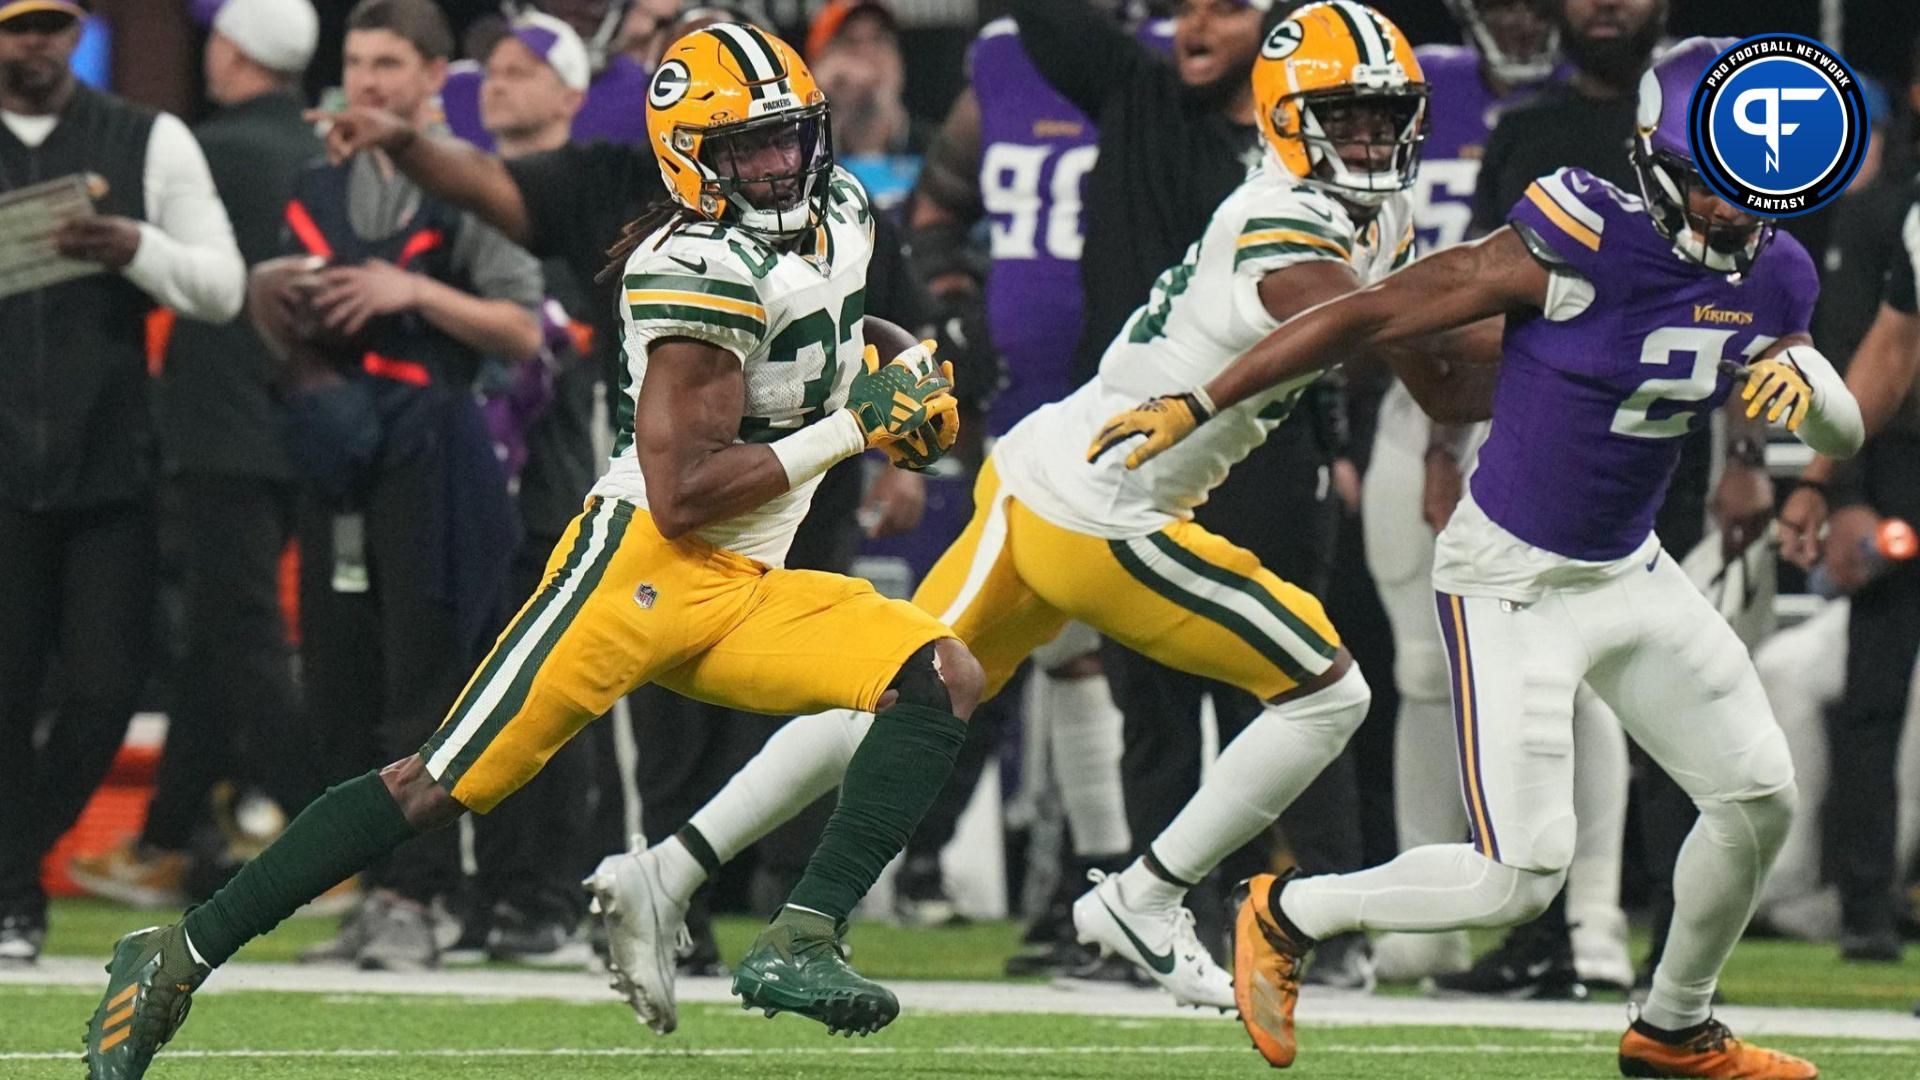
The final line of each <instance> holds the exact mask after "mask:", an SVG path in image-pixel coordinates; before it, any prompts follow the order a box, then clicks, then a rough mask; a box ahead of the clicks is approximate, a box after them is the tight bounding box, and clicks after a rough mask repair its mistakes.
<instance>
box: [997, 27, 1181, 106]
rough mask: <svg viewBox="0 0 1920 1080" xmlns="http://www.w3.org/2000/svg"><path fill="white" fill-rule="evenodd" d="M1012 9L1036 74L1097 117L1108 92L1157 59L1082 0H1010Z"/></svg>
mask: <svg viewBox="0 0 1920 1080" xmlns="http://www.w3.org/2000/svg"><path fill="white" fill-rule="evenodd" d="M1010 8H1011V14H1012V15H1013V19H1014V22H1015V23H1017V24H1019V27H1020V44H1021V45H1022V46H1023V47H1024V48H1025V49H1026V50H1027V56H1028V57H1029V58H1030V59H1031V60H1032V61H1033V66H1034V68H1035V69H1037V70H1038V71H1039V72H1040V76H1041V77H1042V78H1044V79H1046V80H1047V82H1048V83H1049V84H1051V85H1052V86H1053V88H1054V89H1055V90H1058V91H1059V92H1060V96H1062V97H1064V98H1066V99H1067V100H1068V101H1071V102H1073V104H1074V105H1075V106H1077V107H1078V108H1079V109H1080V111H1081V112H1084V113H1086V114H1087V115H1088V116H1091V117H1094V118H1096V119H1098V118H1099V116H1100V113H1101V106H1102V105H1104V104H1106V101H1107V98H1108V97H1110V96H1111V95H1113V94H1115V93H1118V92H1119V91H1120V90H1121V89H1123V88H1124V87H1126V86H1127V85H1128V84H1129V83H1130V82H1132V81H1133V80H1135V79H1137V78H1140V77H1142V73H1143V72H1146V71H1148V70H1150V69H1149V68H1148V66H1147V65H1152V64H1157V63H1159V61H1157V60H1155V59H1154V58H1153V57H1152V56H1151V55H1150V54H1149V53H1148V52H1147V49H1146V46H1144V45H1141V44H1140V43H1139V42H1137V41H1135V40H1133V38H1131V37H1128V36H1127V34H1126V32H1125V31H1124V30H1121V29H1120V26H1119V24H1117V23H1115V22H1114V21H1113V20H1112V19H1110V18H1108V17H1107V16H1105V15H1102V14H1101V13H1100V12H1099V10H1097V9H1096V8H1095V7H1094V5H1092V4H1089V3H1087V2H1086V0H1012V4H1011V5H1010Z"/></svg>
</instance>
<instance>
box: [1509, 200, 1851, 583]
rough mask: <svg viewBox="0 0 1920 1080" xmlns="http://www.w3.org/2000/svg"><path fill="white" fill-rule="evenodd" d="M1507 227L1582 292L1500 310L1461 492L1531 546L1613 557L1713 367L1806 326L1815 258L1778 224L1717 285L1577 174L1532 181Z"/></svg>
mask: <svg viewBox="0 0 1920 1080" xmlns="http://www.w3.org/2000/svg"><path fill="white" fill-rule="evenodd" d="M1508 221H1509V222H1510V223H1511V224H1512V226H1513V227H1514V228H1515V229H1516V230H1519V231H1520V232H1521V233H1522V235H1523V237H1528V238H1529V243H1530V246H1532V247H1534V249H1535V252H1536V254H1537V255H1538V256H1540V257H1541V258H1542V259H1543V260H1545V261H1548V262H1551V263H1555V264H1558V265H1561V266H1563V267H1564V270H1565V271H1571V273H1572V274H1575V275H1578V277H1579V278H1582V279H1584V280H1585V282H1586V283H1587V284H1588V285H1590V286H1591V295H1590V296H1587V295H1585V290H1584V289H1567V288H1557V289H1556V290H1555V295H1554V297H1553V298H1552V299H1551V300H1550V303H1549V306H1550V307H1551V308H1553V309H1554V310H1553V311H1551V312H1550V313H1549V314H1548V315H1534V316H1532V317H1530V318H1521V317H1518V316H1511V315H1510V316H1509V317H1508V319H1507V331H1506V340H1505V350H1504V355H1503V358H1502V361H1501V366H1500V374H1499V379H1498V382H1497V383H1496V385H1495V388H1494V397H1493V431H1492V433H1491V434H1490V435H1489V436H1488V438H1487V442H1486V445H1485V446H1484V447H1482V448H1481V450H1480V462H1479V468H1478V469H1477V470H1476V471H1475V472H1474V474H1473V480H1472V486H1473V498H1474V501H1475V502H1477V503H1479V504H1480V507H1481V509H1483V510H1485V511H1486V514H1487V516H1488V517H1489V518H1491V519H1492V520H1493V521H1494V522H1496V523H1497V524H1499V525H1500V527H1501V528H1503V529H1505V530H1507V531H1508V532H1510V533H1512V534H1513V535H1514V536H1516V537H1519V538H1520V539H1521V540H1524V541H1526V542H1527V543H1529V544H1531V545H1533V546H1534V547H1538V548H1543V549H1545V550H1547V551H1551V552H1554V553H1555V554H1558V555H1563V556H1566V557H1567V558H1573V559H1585V560H1593V561H1604V560H1612V559H1619V558H1623V557H1625V556H1627V555H1629V554H1631V553H1632V552H1633V551H1634V549H1635V548H1637V547H1639V546H1640V544H1641V543H1643V542H1644V541H1645V540H1646V538H1647V535H1648V534H1649V533H1650V532H1652V530H1653V519H1654V514H1655V512H1656V511H1658V510H1659V508H1660V504H1661V502H1662V500H1664V498H1665V497H1666V491H1667V482H1668V480H1670V479H1671V478H1672V475H1673V469H1674V465H1675V463H1676V462H1677V461H1678V460H1679V457H1680V441H1681V440H1680V437H1681V436H1682V435H1685V434H1686V433H1687V432H1688V431H1690V430H1692V429H1694V428H1696V427H1698V426H1700V425H1701V424H1705V423H1707V422H1708V413H1709V411H1710V410H1712V409H1714V408H1717V407H1718V406H1719V405H1720V404H1721V403H1722V402H1724V401H1725V400H1726V399H1727V395H1728V394H1729V392H1730V391H1731V390H1732V381H1731V380H1730V379H1729V378H1728V376H1727V375H1726V374H1725V373H1724V372H1722V371H1721V369H1720V365H1721V362H1722V361H1732V362H1733V363H1736V364H1742V365H1744V364H1747V363H1751V362H1752V361H1753V360H1754V359H1756V358H1757V357H1758V356H1759V355H1760V353H1761V352H1762V351H1764V350H1765V349H1766V347H1767V346H1768V345H1770V344H1772V343H1773V341H1774V340H1775V339H1777V338H1779V337H1782V336H1784V335H1786V334H1793V333H1805V332H1806V330H1807V326H1808V320H1809V318H1810V317H1811V314H1812V311H1813V305H1814V301H1815V300H1816V299H1818V297H1819V293H1820V282H1819V278H1818V277H1817V276H1816V275H1815V273H1814V268H1813V260H1812V259H1810V258H1809V257H1808V256H1807V252H1806V249H1804V248H1802V247H1801V246H1800V245H1799V243H1797V242H1796V241H1795V240H1794V239H1793V238H1792V237H1791V236H1788V235H1787V234H1786V233H1785V232H1781V233H1778V234H1776V236H1775V238H1774V241H1773V244H1772V246H1770V247H1768V248H1767V249H1766V251H1764V252H1763V253H1762V254H1761V257H1760V260H1759V261H1758V262H1757V263H1756V264H1755V265H1754V267H1753V271H1752V272H1751V273H1749V274H1747V275H1745V276H1744V277H1742V278H1740V279H1738V280H1730V279H1729V277H1728V275H1726V274H1723V273H1715V272H1713V271H1710V270H1707V269H1706V268H1704V267H1702V266H1700V265H1698V264H1696V263H1692V262H1688V261H1685V260H1683V259H1682V258H1681V257H1680V256H1678V255H1677V254H1675V253H1674V250H1673V245H1672V244H1671V243H1670V242H1668V241H1667V240H1665V239H1664V238H1662V237H1661V236H1660V234H1659V233H1657V232H1656V231H1654V228H1653V223H1652V222H1651V221H1650V220H1649V219H1648V218H1647V215H1646V211H1645V210H1644V209H1643V208H1642V206H1641V203H1640V200H1639V199H1638V198H1637V197H1635V196H1631V195H1628V194H1626V193H1624V192H1622V191H1621V190H1620V189H1618V188H1616V187H1614V186H1613V185H1611V184H1609V183H1607V182H1606V181H1605V180H1601V179H1599V178H1598V177H1595V176H1593V175H1592V174H1591V173H1588V172H1586V171H1585V170H1582V169H1562V170H1560V171H1559V172H1556V173H1553V174H1552V175H1549V176H1543V177H1541V178H1540V179H1539V180H1536V181H1535V182H1534V183H1533V185H1532V186H1530V187H1529V188H1528V189H1527V193H1526V196H1525V198H1523V199H1521V200H1520V202H1519V203H1518V204H1517V205H1516V206H1515V207H1514V208H1513V210H1512V211H1511V212H1510V213H1509V214H1508Z"/></svg>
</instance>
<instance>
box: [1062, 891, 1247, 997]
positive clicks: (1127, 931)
mask: <svg viewBox="0 0 1920 1080" xmlns="http://www.w3.org/2000/svg"><path fill="white" fill-rule="evenodd" d="M1087 880H1089V881H1092V882H1093V883H1094V885H1093V888H1091V889H1089V890H1087V892H1086V893H1085V894H1084V895H1082V896H1081V897H1080V899H1078V900H1075V901H1074V902H1073V928H1074V931H1075V933H1076V934H1077V936H1078V937H1079V940H1080V944H1082V945H1091V946H1094V947H1096V948H1098V949H1099V950H1100V952H1101V953H1102V955H1105V954H1107V953H1112V954H1114V955H1116V956H1119V957H1121V958H1123V959H1125V960H1127V961H1128V962H1129V963H1132V964H1134V965H1135V966H1137V967H1139V969H1140V970H1141V971H1144V972H1146V973H1147V975H1149V976H1150V977H1151V978H1152V979H1153V981H1154V982H1157V983H1159V984H1160V985H1161V986H1163V987H1165V988H1166V990H1167V992H1168V993H1171V994H1172V995H1173V999H1174V1000H1175V1001H1177V1002H1179V1003H1180V1004H1182V1005H1195V1006H1207V1007H1212V1008H1215V1009H1221V1010H1227V1009H1231V1008H1233V1007H1234V1006H1233V976H1231V975H1228V974H1227V973H1226V971H1225V970H1224V969H1223V968H1221V967H1220V965H1219V964H1216V963H1214V962H1213V956H1212V954H1210V953H1208V952H1207V949H1206V947H1205V946H1204V945H1201V944H1200V939H1199V938H1198V937H1196V936H1195V935H1194V932H1193V912H1191V911H1188V910H1187V909H1186V908H1185V907H1184V906H1176V907H1171V908H1162V909H1158V910H1156V909H1151V908H1137V907H1133V906H1130V905H1129V904H1128V903H1127V902H1126V900H1125V899H1123V898H1122V897H1121V895H1120V876H1119V875H1118V874H1111V875H1109V874H1103V873H1101V872H1100V871H1098V870H1093V871H1089V872H1088V874H1087Z"/></svg>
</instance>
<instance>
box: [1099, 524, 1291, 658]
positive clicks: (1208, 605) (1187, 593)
mask: <svg viewBox="0 0 1920 1080" xmlns="http://www.w3.org/2000/svg"><path fill="white" fill-rule="evenodd" d="M1129 543H1130V541H1127V540H1109V541H1107V547H1108V548H1109V549H1110V550H1112V552H1113V557H1114V558H1115V559H1117V560H1119V562H1120V565H1121V566H1122V567H1124V568H1125V569H1126V571H1127V573H1129V574H1132V575H1133V576H1134V577H1135V578H1136V579H1137V580H1138V581H1139V582H1140V584H1142V585H1145V586H1146V587H1147V588H1149V589H1152V590H1153V591H1154V592H1157V593H1159V594H1160V595H1161V596H1164V597H1166V598H1167V599H1168V600H1169V601H1171V602H1172V603H1174V604H1176V605H1178V606H1180V607H1183V608H1186V609H1187V610H1188V611H1191V612H1193V613H1194V614H1196V615H1199V616H1201V617H1202V618H1205V619H1209V620H1211V621H1213V622H1215V623H1218V624H1219V625H1220V627H1221V628H1222V629H1224V630H1226V631H1227V632H1228V633H1231V634H1232V635H1233V636H1235V637H1237V638H1239V639H1240V640H1241V641H1244V642H1246V643H1247V647H1248V648H1250V649H1252V650H1253V651H1254V652H1257V653H1259V654H1260V655H1261V656H1264V657H1266V659H1267V662H1268V663H1271V664H1272V665H1273V666H1274V667H1277V668H1279V669H1280V670H1281V671H1282V672H1283V673H1285V674H1286V676H1287V678H1289V679H1292V680H1293V681H1294V682H1296V683H1302V682H1306V681H1307V680H1308V679H1310V678H1312V677H1313V676H1312V674H1311V673H1309V672H1308V671H1307V670H1306V669H1305V668H1303V667H1301V666H1300V664H1299V662H1298V661H1296V660H1295V659H1294V658H1293V655H1292V654H1291V653H1289V652H1287V650H1285V649H1283V648H1281V647H1280V643H1279V642H1277V641H1275V640H1273V639H1272V638H1270V637H1268V636H1267V635H1265V634H1263V633H1261V632H1260V629H1259V628H1258V627H1256V626H1254V625H1253V624H1252V623H1251V622H1248V621H1247V620H1246V618H1245V617H1243V616H1242V615H1240V613H1239V612H1236V611H1234V610H1233V609H1232V608H1229V607H1226V606H1225V605H1222V604H1219V603H1216V602H1214V601H1212V600H1209V599H1207V598H1206V597H1204V596H1201V595H1200V594H1198V593H1195V592H1193V591H1191V590H1189V589H1187V588H1185V587H1183V586H1181V585H1178V584H1176V583H1174V582H1172V581H1169V580H1167V579H1166V578H1164V577H1161V576H1160V575H1159V574H1157V573H1155V572H1154V571H1153V570H1152V569H1151V568H1149V567H1148V566H1147V564H1146V562H1145V561H1143V560H1142V559H1141V558H1140V556H1139V555H1138V554H1136V553H1135V552H1134V550H1133V549H1132V548H1131V547H1129V546H1128V545H1129Z"/></svg>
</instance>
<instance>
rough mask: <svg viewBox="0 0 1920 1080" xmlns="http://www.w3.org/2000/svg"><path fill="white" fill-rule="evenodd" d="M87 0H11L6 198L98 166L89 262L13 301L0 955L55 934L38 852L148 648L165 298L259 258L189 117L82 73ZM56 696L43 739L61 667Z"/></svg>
mask: <svg viewBox="0 0 1920 1080" xmlns="http://www.w3.org/2000/svg"><path fill="white" fill-rule="evenodd" d="M87 7H88V5H86V4H84V3H68V2H46V0H36V2H22V0H10V2H0V114H4V123H0V194H4V193H11V192H16V191H19V190H21V189H24V188H28V187H31V186H32V185H34V184H36V183H39V182H42V181H50V180H55V179H58V178H68V177H75V176H77V175H78V174H84V173H92V174H94V175H96V176H98V177H100V178H101V179H102V180H104V181H105V185H104V192H103V193H99V194H96V196H95V198H96V204H97V210H98V212H97V213H93V214H90V215H87V216H82V217H76V218H72V219H70V220H67V221H65V222H63V223H62V224H60V225H59V226H58V227H57V229H56V230H55V231H54V233H53V235H52V244H53V247H54V248H55V249H56V250H57V251H58V253H59V255H60V256H61V257H63V258H65V259H69V260H75V261H76V262H78V263H81V264H85V265H84V266H82V267H80V268H79V269H81V270H82V271H83V273H82V275H81V276H79V277H74V278H71V279H69V280H64V281H60V282H58V283H55V284H49V285H43V286H40V287H37V288H29V289H26V290H24V291H15V292H11V293H9V294H8V295H5V296H3V297H0V326H4V327H5V328H6V336H7V344H6V359H5V362H4V363H0V595H4V596H5V597H6V602H5V603H0V962H7V961H17V962H30V961H32V960H34V959H35V958H36V957H37V956H38V955H39V952H40V945H41V943H42V941H43V940H44V939H45V936H46V919H47V917H46V896H45V894H44V893H43V892H42V891H41V888H40V860H41V858H42V856H44V855H45V854H46V852H47V851H48V850H49V849H50V848H51V847H52V846H53V844H54V841H55V840H57V839H58V838H59V837H60V835H61V834H62V833H64V832H66V831H67V828H68V827H69V826H71V825H72V824H73V822H74V820H75V818H76V817H78V815H79V813H80V809H81V807H82V806H84V805H85V804H86V802H87V799H88V798H89V797H90V796H92V794H93V789H94V788H95V786H96V785H98V784H99V782H100V779H101V777H103V776H104V775H105V774H106V771H107V767H108V765H109V764H111V762H112V760H113V756H114V753H115V752H116V751H117V750H118V749H119V747H120V742H121V740H122V738H123V737H124V736H125V734H126V730H127V724H128V722H129V721H130V720H131V719H132V716H133V711H134V708H135V706H136V705H137V704H138V701H139V695H140V691H141V688H142V685H143V683H144V682H145V679H146V674H147V668H148V657H149V655H150V653H151V652H152V616H153V608H154V587H155V565H156V562H157V553H156V539H155V527H154V505H153V504H154V481H155V476H156V473H157V471H158V464H159V463H158V461H157V455H156V454H155V453H154V430H153V420H152V410H151V401H150V399H149V396H148V386H147V384H148V379H147V368H146V338H145V335H146V323H147V315H148V313H149V312H151V311H152V310H153V308H154V306H155V305H156V304H160V305H164V306H166V307H168V308H171V309H172V310H173V311H175V312H177V313H178V314H179V315H181V316H183V317H185V318H189V319H202V320H207V321H211V322H226V321H227V320H229V319H232V318H233V317H234V315H235V314H236V313H238V312H239V310H240V305H241V300H242V298H243V294H244V283H245V275H246V268H245V267H244V266H243V265H242V263H241V261H240V252H239V251H238V249H236V248H235V246H234V240H233V227H232V226H231V225H230V224H229V223H228V220H227V212H226V210H225V209H223V208H222V207H221V205H220V199H219V197H218V195H216V193H215V191H214V186H213V181H212V179H211V178H210V177H209V176H208V174H207V163H206V159H205V158H204V157H203V156H202V155H201V153H200V147H199V145H198V144H197V143H195V142H194V140H193V135H192V133H191V132H189V131H188V130H187V127H186V125H185V124H182V123H181V122H180V121H179V120H178V119H177V118H175V117H173V116H169V115H167V114H165V113H155V112H153V111H151V110H148V109H144V108H141V107H138V106H135V105H131V104H129V103H127V102H124V101H122V100H120V99H119V98H116V97H113V96H111V95H109V94H103V93H99V92H97V91H94V90H92V89H89V88H87V87H85V86H82V85H81V84H80V83H79V82H78V81H77V80H76V79H75V78H74V76H73V72H72V69H71V66H70V61H71V58H72V56H73V51H74V48H75V47H76V46H77V45H78V44H79V41H80V20H81V19H82V18H83V17H84V16H85V15H86V13H87ZM56 657H57V658H58V660H59V670H60V675H61V679H60V681H59V698H58V700H59V704H58V706H57V708H56V710H55V715H54V719H53V723H52V726H51V728H50V729H49V733H48V735H47V736H46V738H45V739H44V740H36V739H35V737H34V733H35V729H36V728H37V727H38V725H39V721H40V718H41V716H40V713H41V704H42V702H41V694H40V691H41V689H42V686H43V684H44V683H45V681H46V676H47V672H48V666H49V661H50V660H52V659H54V658H56Z"/></svg>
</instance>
